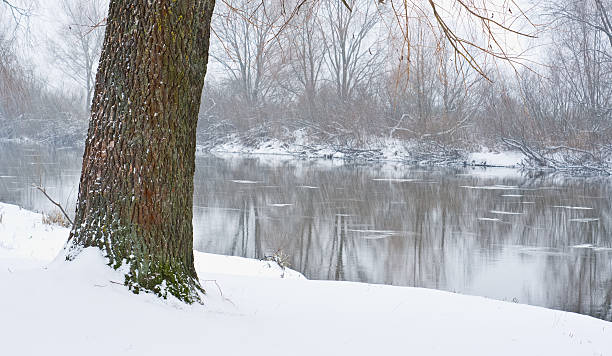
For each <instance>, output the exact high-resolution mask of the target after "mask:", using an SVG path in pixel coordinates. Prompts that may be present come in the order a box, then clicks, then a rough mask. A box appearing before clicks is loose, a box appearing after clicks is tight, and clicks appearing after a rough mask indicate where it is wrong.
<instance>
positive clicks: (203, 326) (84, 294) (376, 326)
mask: <svg viewBox="0 0 612 356" xmlns="http://www.w3.org/2000/svg"><path fill="white" fill-rule="evenodd" d="M0 214H1V216H2V220H0V221H1V222H0V281H2V287H3V288H2V290H3V293H0V315H2V319H3V322H2V323H0V340H1V342H0V349H2V351H3V353H6V354H7V355H42V354H44V355H60V354H61V355H82V354H88V355H103V354H104V355H107V354H113V355H123V354H126V355H143V354H147V355H168V354H177V353H204V352H205V353H221V354H224V355H244V354H255V355H264V354H265V355H281V354H283V355H284V354H291V355H312V354H331V353H339V354H351V355H367V354H372V353H376V354H379V353H381V354H399V353H402V354H403V353H414V354H417V355H471V356H472V355H491V354H495V355H541V354H554V355H612V323H610V322H605V321H602V320H598V319H594V318H591V317H587V316H583V315H578V314H573V313H567V312H561V311H554V310H549V309H544V308H539V307H532V306H527V305H521V304H515V303H507V302H500V301H495V300H490V299H486V298H481V297H471V296H464V295H458V294H453V293H448V292H441V291H435V290H428V289H420V288H406V287H393V286H383V285H371V284H363V283H349V282H332V281H312V280H306V279H304V278H303V277H302V276H301V275H300V274H298V273H297V272H293V271H290V270H285V271H283V270H282V269H280V267H278V266H277V265H275V264H274V263H270V262H267V261H258V260H249V259H243V258H237V257H225V256H218V255H210V254H204V253H197V252H196V254H195V258H196V268H197V270H198V274H199V276H200V279H201V280H202V283H203V285H204V287H205V288H206V289H207V292H208V294H207V295H206V297H205V299H204V300H205V305H204V306H201V305H194V306H187V305H184V304H182V303H179V302H177V301H175V300H160V299H157V298H155V297H153V296H152V295H149V294H141V295H134V294H132V293H131V292H129V291H127V290H126V289H125V287H123V286H122V285H121V283H120V282H121V281H122V275H121V274H120V273H119V272H117V271H114V270H112V269H110V268H108V267H106V266H105V265H104V260H103V259H102V257H101V256H100V255H99V254H98V252H97V251H96V250H87V251H86V252H85V253H83V254H82V255H81V256H80V257H79V258H78V259H77V260H76V261H73V262H70V263H67V262H64V261H63V260H62V259H61V258H57V259H54V256H55V254H56V253H58V252H60V250H61V248H62V245H63V243H64V241H65V239H66V237H67V234H68V230H67V229H65V228H62V227H57V226H50V225H45V224H43V223H42V216H41V215H39V214H36V213H32V212H28V211H25V210H22V209H19V208H18V207H16V206H14V205H8V204H2V203H0ZM281 277H282V278H281ZM116 282H117V283H119V284H117V283H116Z"/></svg>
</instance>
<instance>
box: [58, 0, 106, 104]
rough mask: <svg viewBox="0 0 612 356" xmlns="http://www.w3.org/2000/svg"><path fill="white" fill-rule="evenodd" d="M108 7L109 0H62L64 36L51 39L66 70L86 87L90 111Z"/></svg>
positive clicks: (68, 74)
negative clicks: (58, 38)
mask: <svg viewBox="0 0 612 356" xmlns="http://www.w3.org/2000/svg"><path fill="white" fill-rule="evenodd" d="M107 8H108V1H107V0H61V1H60V9H61V10H62V15H63V19H62V22H63V24H62V28H61V30H60V33H59V35H60V38H61V39H60V40H49V42H48V48H49V51H50V52H51V54H52V56H53V58H54V59H55V60H56V61H57V62H58V63H59V68H60V69H61V70H62V72H63V73H64V74H66V75H67V76H68V77H69V78H71V79H72V80H74V81H75V82H76V83H77V85H79V86H80V87H82V88H83V91H84V92H85V95H84V100H85V109H86V111H87V110H89V106H90V105H91V98H92V95H93V89H94V80H95V74H96V68H97V66H98V59H99V57H100V51H101V50H102V40H103V39H104V21H105V12H106V10H107Z"/></svg>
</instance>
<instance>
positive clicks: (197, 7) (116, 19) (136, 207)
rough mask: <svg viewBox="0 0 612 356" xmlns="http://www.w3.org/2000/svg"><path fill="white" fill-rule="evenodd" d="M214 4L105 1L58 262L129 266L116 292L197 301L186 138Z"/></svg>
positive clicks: (191, 134) (190, 137)
mask: <svg viewBox="0 0 612 356" xmlns="http://www.w3.org/2000/svg"><path fill="white" fill-rule="evenodd" d="M213 7H214V0H156V1H149V0H129V1H127V0H113V1H111V3H110V8H109V14H108V18H107V23H106V34H105V39H104V45H103V49H102V55H101V57H100V65H99V70H98V73H97V76H96V86H95V92H94V98H93V103H92V106H91V118H90V124H89V131H88V134H87V141H86V144H85V153H84V155H83V167H82V173H81V180H80V185H79V197H78V202H77V209H76V217H75V221H74V226H73V228H72V231H71V233H70V238H69V244H68V255H67V256H68V259H72V258H74V257H76V255H77V254H78V253H79V251H80V250H81V249H82V248H84V247H90V246H95V247H99V248H100V249H102V250H103V252H104V254H105V255H106V256H107V258H108V261H109V264H110V265H112V266H113V267H118V266H120V265H122V264H127V265H129V272H128V273H127V274H126V276H125V283H126V285H127V286H128V287H129V288H130V289H132V290H134V291H135V292H138V291H139V290H140V289H145V290H149V291H153V292H155V293H157V294H159V295H162V296H166V295H167V294H168V293H170V294H172V295H175V296H176V297H178V298H180V299H182V300H184V301H186V302H193V301H197V300H199V293H198V292H199V290H200V289H201V288H200V285H199V282H198V278H197V275H196V271H195V268H194V264H193V232H192V222H191V219H192V204H193V203H192V201H193V174H194V169H195V133H196V123H197V119H198V109H199V106H200V95H201V93H202V87H203V85H204V75H205V74H206V65H207V61H208V44H209V34H210V21H211V15H212V12H213Z"/></svg>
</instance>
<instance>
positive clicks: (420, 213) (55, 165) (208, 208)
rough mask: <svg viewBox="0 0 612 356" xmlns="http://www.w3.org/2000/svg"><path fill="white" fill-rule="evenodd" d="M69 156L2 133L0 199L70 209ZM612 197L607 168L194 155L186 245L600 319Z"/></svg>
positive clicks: (307, 270)
mask: <svg viewBox="0 0 612 356" xmlns="http://www.w3.org/2000/svg"><path fill="white" fill-rule="evenodd" d="M81 155H82V152H81V151H80V150H75V149H70V148H49V147H39V146H28V145H22V144H9V143H2V144H0V201H2V202H7V203H13V204H18V205H20V206H23V207H24V208H27V209H32V210H37V211H45V212H50V211H53V210H54V209H55V208H54V206H53V205H51V204H50V203H49V202H48V201H47V200H46V198H44V197H43V196H42V194H40V193H39V192H38V191H36V190H35V189H34V188H32V184H38V185H42V186H44V187H45V188H46V189H47V192H48V193H49V194H50V195H51V196H53V197H55V198H56V200H58V201H60V202H61V203H62V204H63V205H64V206H67V207H68V210H69V211H70V212H73V211H74V201H75V200H76V194H77V188H78V187H77V186H78V179H79V170H80V162H81ZM611 205H612V180H611V179H610V178H588V179H587V178H563V177H558V176H557V177H555V176H550V175H538V174H533V173H532V174H522V173H520V172H518V171H516V170H512V169H483V168H452V169H450V168H448V169H442V168H422V167H417V168H415V167H406V166H403V165H400V164H347V163H343V162H340V161H331V160H299V159H290V158H287V157H280V156H249V157H245V156H238V155H226V156H213V155H200V156H198V158H197V162H196V177H195V196H194V248H195V249H196V250H199V251H205V252H212V253H220V254H226V255H236V256H244V257H251V258H263V257H265V256H271V255H273V254H275V253H277V254H281V255H283V257H284V258H285V259H286V260H287V262H288V263H289V265H290V266H291V268H293V269H296V270H298V271H300V272H302V273H303V274H304V275H306V276H307V277H308V278H310V279H333V280H346V281H359V282H369V283H383V284H392V285H399V286H415V287H426V288H436V289H442V290H447V291H452V292H456V293H462V294H470V295H479V296H486V297H490V298H496V299H500V300H507V301H514V302H518V303H525V304H531V305H539V306H545V307H549V308H555V309H562V310H567V311H572V312H578V313H582V314H587V315H591V316H594V317H598V318H602V319H606V320H612V310H611V302H612V209H611V208H612V207H611ZM1 238H2V237H1V236H0V239H1Z"/></svg>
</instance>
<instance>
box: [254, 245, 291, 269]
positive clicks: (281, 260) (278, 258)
mask: <svg viewBox="0 0 612 356" xmlns="http://www.w3.org/2000/svg"><path fill="white" fill-rule="evenodd" d="M261 260H262V261H270V262H275V263H276V264H277V265H278V266H279V267H280V268H282V269H283V270H284V269H285V268H286V267H289V266H290V264H289V256H288V255H287V254H285V253H284V252H283V251H282V250H281V249H278V250H276V252H274V254H273V255H272V256H264V258H262V259H261Z"/></svg>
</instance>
